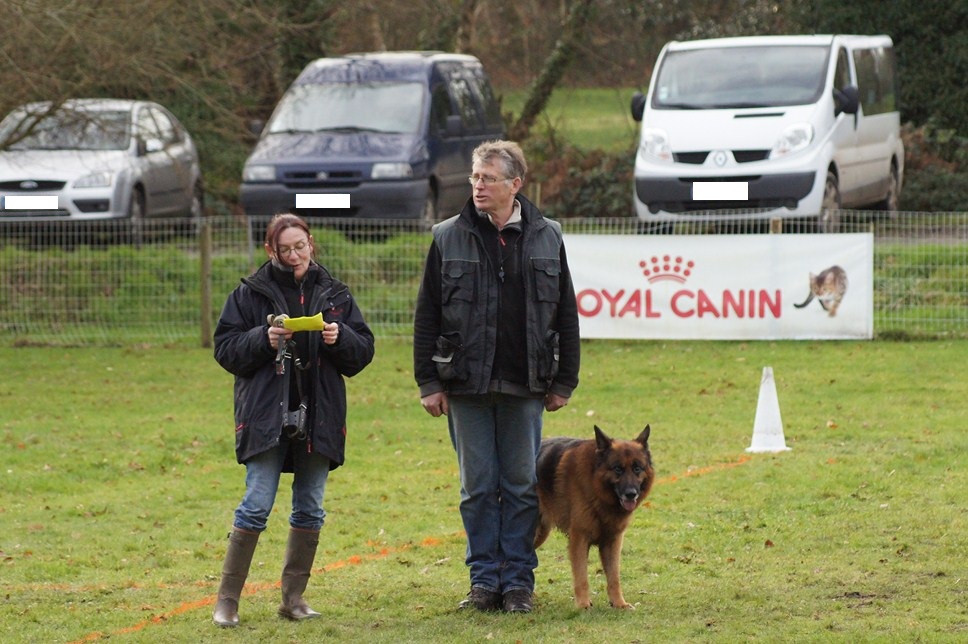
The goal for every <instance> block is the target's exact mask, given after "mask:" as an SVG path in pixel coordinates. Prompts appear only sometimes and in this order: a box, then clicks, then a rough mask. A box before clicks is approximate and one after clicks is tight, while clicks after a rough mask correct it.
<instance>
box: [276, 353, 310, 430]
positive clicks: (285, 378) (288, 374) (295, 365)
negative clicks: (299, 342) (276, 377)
mask: <svg viewBox="0 0 968 644" xmlns="http://www.w3.org/2000/svg"><path fill="white" fill-rule="evenodd" d="M295 348H296V347H295V342H292V341H291V340H290V341H289V342H288V343H287V346H286V349H285V354H284V355H283V357H282V361H283V368H282V369H281V374H280V375H281V376H282V378H281V379H280V380H281V381H282V402H281V403H280V406H281V407H282V413H286V412H287V411H289V392H290V390H291V385H290V382H291V381H290V378H292V372H293V371H294V370H296V369H299V370H300V371H304V370H306V369H307V368H308V367H304V366H303V364H302V360H300V359H299V358H298V357H296V355H295ZM286 362H288V363H289V364H288V366H287V365H286V364H285V363H286ZM296 391H297V392H298V393H299V401H300V402H302V399H303V398H305V396H306V395H305V393H304V392H303V383H302V378H301V377H299V378H297V379H296Z"/></svg>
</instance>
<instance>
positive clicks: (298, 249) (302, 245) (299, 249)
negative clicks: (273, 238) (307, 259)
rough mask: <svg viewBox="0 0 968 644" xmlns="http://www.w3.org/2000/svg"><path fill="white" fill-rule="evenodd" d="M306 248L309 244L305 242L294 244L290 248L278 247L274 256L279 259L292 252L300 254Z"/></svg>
mask: <svg viewBox="0 0 968 644" xmlns="http://www.w3.org/2000/svg"><path fill="white" fill-rule="evenodd" d="M308 247H309V242H306V241H301V242H296V243H295V244H293V245H292V246H280V247H279V248H277V249H276V254H277V255H278V256H279V257H285V256H286V255H288V254H289V253H291V252H293V251H296V252H297V253H301V252H303V251H304V250H306V248H308Z"/></svg>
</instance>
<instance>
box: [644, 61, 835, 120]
mask: <svg viewBox="0 0 968 644" xmlns="http://www.w3.org/2000/svg"><path fill="white" fill-rule="evenodd" d="M828 53H829V48H828V47H826V46H766V47H764V46H759V47H717V48H710V49H687V50H681V51H670V52H667V53H666V56H665V57H664V59H663V61H662V67H661V68H660V69H659V72H658V77H657V78H656V83H655V90H654V92H653V97H652V107H654V108H656V109H696V110H702V109H723V108H742V107H780V106H784V105H806V104H809V103H813V102H815V101H816V100H817V99H819V98H820V95H821V93H822V92H823V88H824V80H825V78H826V75H827V57H828Z"/></svg>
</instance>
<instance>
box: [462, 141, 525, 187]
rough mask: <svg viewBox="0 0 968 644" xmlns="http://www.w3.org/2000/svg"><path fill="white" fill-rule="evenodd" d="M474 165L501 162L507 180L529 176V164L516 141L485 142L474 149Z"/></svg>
mask: <svg viewBox="0 0 968 644" xmlns="http://www.w3.org/2000/svg"><path fill="white" fill-rule="evenodd" d="M471 159H472V161H473V162H474V163H488V162H490V161H495V160H496V161H499V162H500V163H501V165H503V166H504V174H505V176H506V178H508V179H513V178H515V177H521V181H524V176H525V175H526V174H528V162H527V161H525V160H524V151H523V150H522V149H521V146H520V145H518V144H517V143H515V142H514V141H485V142H484V143H481V144H480V145H479V146H477V147H476V148H474V152H473V154H472V155H471Z"/></svg>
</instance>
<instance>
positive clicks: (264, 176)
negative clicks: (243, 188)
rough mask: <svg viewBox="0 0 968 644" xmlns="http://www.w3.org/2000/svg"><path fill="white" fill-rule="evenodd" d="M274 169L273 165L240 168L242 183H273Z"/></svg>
mask: <svg viewBox="0 0 968 644" xmlns="http://www.w3.org/2000/svg"><path fill="white" fill-rule="evenodd" d="M275 180H276V167H275V166H273V165H247V166H245V167H244V168H242V181H262V182H265V181H275Z"/></svg>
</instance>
